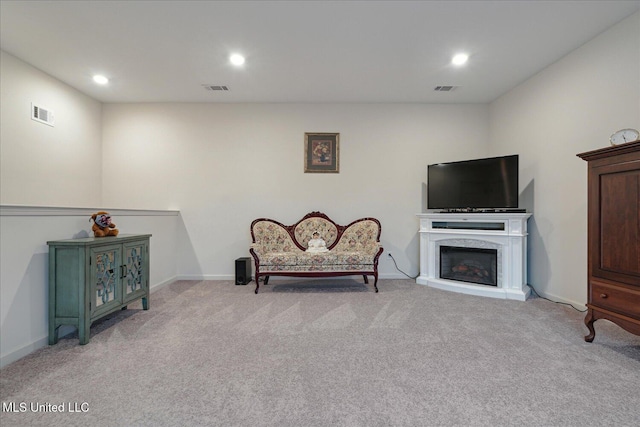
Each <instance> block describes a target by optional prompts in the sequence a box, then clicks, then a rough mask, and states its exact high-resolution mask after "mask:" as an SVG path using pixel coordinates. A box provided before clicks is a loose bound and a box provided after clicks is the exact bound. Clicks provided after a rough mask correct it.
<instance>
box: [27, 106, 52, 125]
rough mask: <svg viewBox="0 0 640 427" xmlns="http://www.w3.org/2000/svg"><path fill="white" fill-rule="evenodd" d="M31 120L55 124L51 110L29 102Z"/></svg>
mask: <svg viewBox="0 0 640 427" xmlns="http://www.w3.org/2000/svg"><path fill="white" fill-rule="evenodd" d="M31 120H35V121H36V122H40V123H44V124H45V125H49V126H52V127H53V125H54V124H55V116H54V114H53V111H51V110H50V109H48V108H45V107H42V106H38V105H35V104H34V103H31Z"/></svg>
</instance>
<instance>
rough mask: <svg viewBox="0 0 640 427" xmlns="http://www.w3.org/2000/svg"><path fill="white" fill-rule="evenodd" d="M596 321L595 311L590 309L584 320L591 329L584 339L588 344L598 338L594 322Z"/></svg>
mask: <svg viewBox="0 0 640 427" xmlns="http://www.w3.org/2000/svg"><path fill="white" fill-rule="evenodd" d="M595 321H596V319H594V318H593V311H592V310H591V309H589V310H588V311H587V315H586V316H585V318H584V324H585V325H586V326H587V328H588V329H589V335H587V336H586V337H584V340H585V341H586V342H592V341H593V339H594V338H595V337H596V330H595V328H594V327H593V322H595Z"/></svg>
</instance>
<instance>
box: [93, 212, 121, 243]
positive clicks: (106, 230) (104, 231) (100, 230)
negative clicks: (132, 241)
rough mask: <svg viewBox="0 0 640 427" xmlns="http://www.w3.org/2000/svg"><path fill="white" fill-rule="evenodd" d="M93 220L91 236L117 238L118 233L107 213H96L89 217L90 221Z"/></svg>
mask: <svg viewBox="0 0 640 427" xmlns="http://www.w3.org/2000/svg"><path fill="white" fill-rule="evenodd" d="M91 220H93V226H92V227H91V229H92V230H93V235H94V236H96V237H106V236H117V235H118V233H119V231H118V229H117V228H116V225H115V224H114V223H112V222H111V215H109V212H104V211H100V212H96V213H94V214H93V215H91V219H90V220H89V221H91Z"/></svg>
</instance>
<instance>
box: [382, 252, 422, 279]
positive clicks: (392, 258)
mask: <svg viewBox="0 0 640 427" xmlns="http://www.w3.org/2000/svg"><path fill="white" fill-rule="evenodd" d="M389 258H391V260H392V261H393V264H394V265H395V266H396V270H398V271H399V272H400V273H402V274H404V275H405V276H407V277H408V278H409V279H414V280H415V279H417V278H418V276H415V277H411V276H409V275H408V274H407V273H405V272H404V271H402V270H400V269H399V268H398V264H397V263H396V259H395V258H394V257H393V255H391V254H389Z"/></svg>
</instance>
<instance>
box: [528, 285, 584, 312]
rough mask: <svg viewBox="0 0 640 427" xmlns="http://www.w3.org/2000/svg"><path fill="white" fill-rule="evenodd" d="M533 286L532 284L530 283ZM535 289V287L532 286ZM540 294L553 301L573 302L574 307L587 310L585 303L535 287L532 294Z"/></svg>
mask: <svg viewBox="0 0 640 427" xmlns="http://www.w3.org/2000/svg"><path fill="white" fill-rule="evenodd" d="M529 286H530V287H531V285H529ZM532 289H533V288H532ZM535 294H538V295H539V296H541V297H543V298H547V299H550V300H551V301H553V302H558V303H563V304H571V305H572V306H573V307H574V308H577V309H579V310H586V309H587V306H586V305H585V304H584V303H581V302H576V301H573V300H570V299H567V298H562V297H559V296H558V295H554V294H551V293H549V292H544V291H541V290H539V289H533V292H532V295H535Z"/></svg>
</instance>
